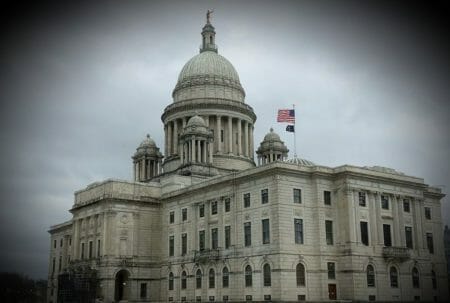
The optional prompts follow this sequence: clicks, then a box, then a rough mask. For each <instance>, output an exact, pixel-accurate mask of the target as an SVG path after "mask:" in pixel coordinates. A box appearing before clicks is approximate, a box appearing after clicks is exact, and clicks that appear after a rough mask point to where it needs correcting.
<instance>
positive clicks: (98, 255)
mask: <svg viewBox="0 0 450 303" xmlns="http://www.w3.org/2000/svg"><path fill="white" fill-rule="evenodd" d="M100 247H101V246H100V239H98V240H97V258H98V257H100V252H101V251H100Z"/></svg>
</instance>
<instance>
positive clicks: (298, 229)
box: [294, 219, 303, 244]
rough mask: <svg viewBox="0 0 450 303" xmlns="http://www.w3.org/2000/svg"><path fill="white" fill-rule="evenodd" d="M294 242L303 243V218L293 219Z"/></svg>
mask: <svg viewBox="0 0 450 303" xmlns="http://www.w3.org/2000/svg"><path fill="white" fill-rule="evenodd" d="M294 230H295V243H296V244H303V220H302V219H294Z"/></svg>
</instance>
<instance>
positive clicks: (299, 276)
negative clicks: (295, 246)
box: [295, 263, 305, 286]
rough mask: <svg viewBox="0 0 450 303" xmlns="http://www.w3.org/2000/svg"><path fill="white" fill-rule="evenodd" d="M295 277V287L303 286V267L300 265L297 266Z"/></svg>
mask: <svg viewBox="0 0 450 303" xmlns="http://www.w3.org/2000/svg"><path fill="white" fill-rule="evenodd" d="M295 275H296V277H297V286H305V266H304V265H303V264H302V263H298V264H297V267H296V268H295Z"/></svg>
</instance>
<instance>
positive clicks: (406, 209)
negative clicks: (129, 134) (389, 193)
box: [403, 199, 410, 213]
mask: <svg viewBox="0 0 450 303" xmlns="http://www.w3.org/2000/svg"><path fill="white" fill-rule="evenodd" d="M409 208H410V207H409V199H403V211H404V212H405V213H409Z"/></svg>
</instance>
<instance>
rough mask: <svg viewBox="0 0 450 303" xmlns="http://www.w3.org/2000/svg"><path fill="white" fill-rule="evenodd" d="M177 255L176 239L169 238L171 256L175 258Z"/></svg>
mask: <svg viewBox="0 0 450 303" xmlns="http://www.w3.org/2000/svg"><path fill="white" fill-rule="evenodd" d="M174 253H175V238H174V236H170V237H169V256H170V257H173V255H174Z"/></svg>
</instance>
